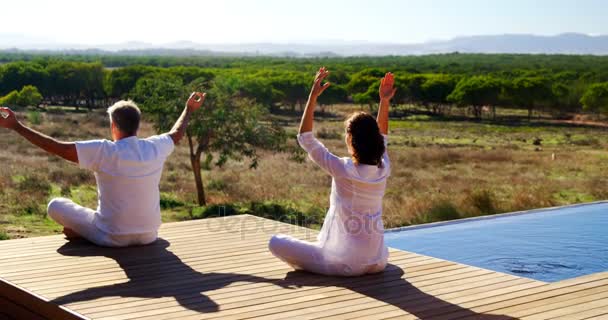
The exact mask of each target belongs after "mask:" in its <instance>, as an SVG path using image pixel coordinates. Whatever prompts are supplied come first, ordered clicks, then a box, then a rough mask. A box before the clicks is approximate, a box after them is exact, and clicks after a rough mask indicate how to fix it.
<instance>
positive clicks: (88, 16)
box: [0, 0, 608, 44]
mask: <svg viewBox="0 0 608 320" xmlns="http://www.w3.org/2000/svg"><path fill="white" fill-rule="evenodd" d="M2 9H3V10H2V11H3V13H4V14H3V17H2V19H0V34H3V35H8V36H12V37H13V38H20V39H34V40H35V41H47V42H61V43H79V44H114V43H122V42H126V41H142V42H148V43H154V44H163V43H169V42H175V41H194V42H198V43H255V42H273V43H289V42H299V43H312V42H322V41H334V40H346V41H368V42H390V43H420V42H426V41H430V40H443V39H451V38H454V37H458V36H468V35H494V34H505V33H526V34H538V35H556V34H560V33H565V32H577V33H585V34H591V35H597V34H608V23H607V22H605V21H606V20H605V19H606V16H608V15H607V14H608V1H604V0H577V1H575V0H536V1H535V0H485V1H483V0H308V1H300V0H215V1H208V0H169V1H166V0H165V1H141V0H140V1H134V0H52V1H49V0H19V1H14V0H8V1H5V2H4V3H3V5H2ZM9 38H10V37H9Z"/></svg>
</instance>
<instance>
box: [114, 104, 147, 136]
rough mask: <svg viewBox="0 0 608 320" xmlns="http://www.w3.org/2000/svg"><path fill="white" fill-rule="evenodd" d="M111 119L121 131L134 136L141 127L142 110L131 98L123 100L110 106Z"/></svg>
mask: <svg viewBox="0 0 608 320" xmlns="http://www.w3.org/2000/svg"><path fill="white" fill-rule="evenodd" d="M108 114H109V115H110V121H112V122H113V123H115V124H116V127H118V130H120V132H122V133H124V134H126V135H129V136H134V135H136V134H137V130H138V129H139V121H140V118H141V111H139V108H138V107H137V105H136V104H135V103H134V102H133V101H131V100H126V101H125V100H121V101H118V102H116V103H115V104H114V105H113V106H111V107H109V108H108Z"/></svg>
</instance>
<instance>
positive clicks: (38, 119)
mask: <svg viewBox="0 0 608 320" xmlns="http://www.w3.org/2000/svg"><path fill="white" fill-rule="evenodd" d="M26 118H27V121H28V122H29V123H31V124H33V125H40V124H41V123H42V115H41V114H40V112H39V111H28V112H27V114H26Z"/></svg>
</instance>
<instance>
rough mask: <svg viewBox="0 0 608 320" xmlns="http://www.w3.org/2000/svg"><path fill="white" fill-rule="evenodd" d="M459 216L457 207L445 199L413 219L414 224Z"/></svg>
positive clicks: (453, 218) (452, 218)
mask: <svg viewBox="0 0 608 320" xmlns="http://www.w3.org/2000/svg"><path fill="white" fill-rule="evenodd" d="M459 218H460V213H459V212H458V209H456V207H455V206H454V205H453V204H452V203H450V202H449V201H447V200H443V201H439V202H438V203H436V204H435V205H433V206H432V207H431V208H430V209H429V211H427V212H426V213H423V214H422V215H421V216H418V217H417V218H415V219H414V221H413V222H414V224H417V223H430V222H438V221H447V220H455V219H459Z"/></svg>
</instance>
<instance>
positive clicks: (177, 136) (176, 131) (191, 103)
mask: <svg viewBox="0 0 608 320" xmlns="http://www.w3.org/2000/svg"><path fill="white" fill-rule="evenodd" d="M206 95H207V94H206V93H200V92H193V93H192V94H191V95H190V97H189V98H188V101H186V107H185V108H184V111H183V112H182V114H181V116H179V119H177V121H176V122H175V124H174V125H173V128H172V129H171V131H169V136H171V139H173V143H174V144H178V143H179V142H180V140H182V138H183V137H184V135H185V134H186V128H188V121H190V115H191V114H192V113H193V112H195V111H196V110H198V109H200V107H201V106H202V105H203V102H205V97H206Z"/></svg>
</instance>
